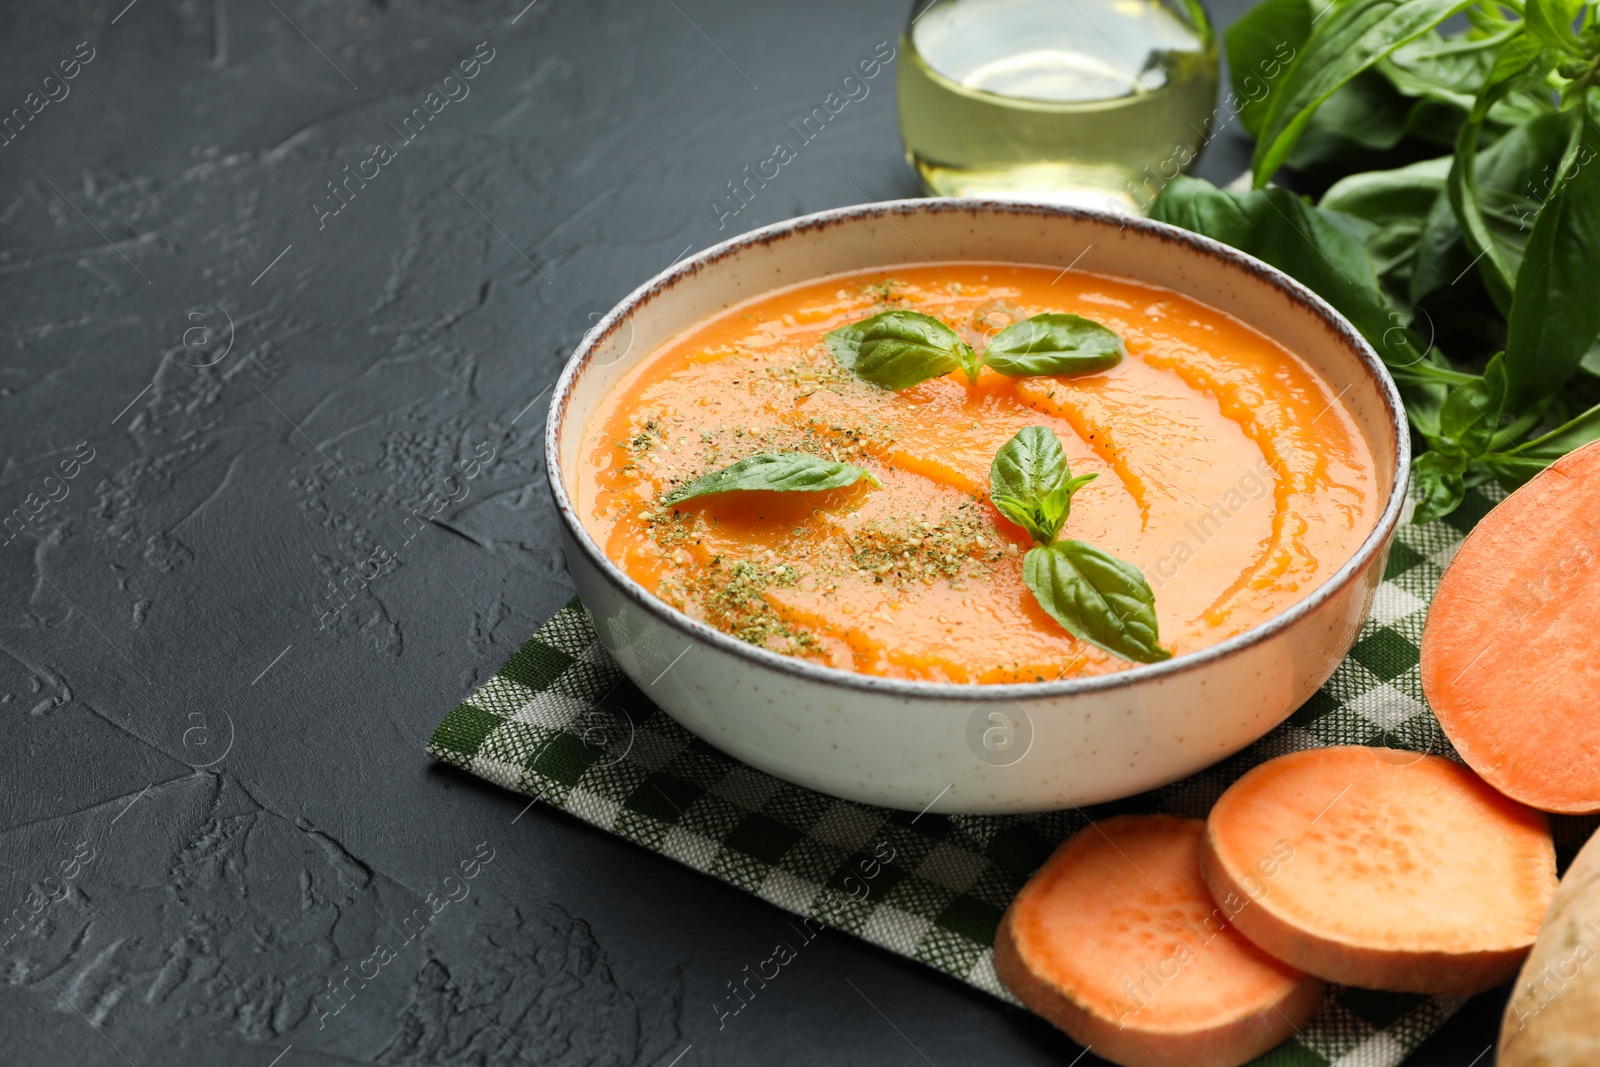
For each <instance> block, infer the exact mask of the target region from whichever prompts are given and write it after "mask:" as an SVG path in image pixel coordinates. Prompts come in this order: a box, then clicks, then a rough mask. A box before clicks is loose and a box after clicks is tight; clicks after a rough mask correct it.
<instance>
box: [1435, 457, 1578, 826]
mask: <svg viewBox="0 0 1600 1067" xmlns="http://www.w3.org/2000/svg"><path fill="white" fill-rule="evenodd" d="M1597 608H1600V443H1597V444H1591V445H1587V446H1585V447H1584V448H1580V449H1578V450H1577V451H1576V452H1572V453H1569V454H1568V455H1566V456H1563V457H1562V458H1561V459H1558V460H1557V461H1556V462H1555V463H1553V464H1551V465H1550V466H1549V467H1548V468H1546V469H1545V470H1543V471H1541V472H1540V473H1539V474H1538V475H1536V476H1535V477H1534V478H1533V480H1532V481H1530V482H1528V484H1526V485H1524V486H1523V487H1522V488H1520V489H1518V490H1517V491H1516V492H1515V493H1512V494H1511V495H1510V496H1509V497H1507V498H1506V499H1505V500H1503V501H1501V502H1500V504H1499V505H1498V506H1496V507H1495V509H1494V510H1493V511H1491V512H1489V514H1488V515H1487V516H1485V517H1484V518H1483V520H1482V521H1481V522H1479V523H1478V525H1477V526H1476V527H1475V528H1474V529H1473V531H1472V533H1471V534H1470V535H1468V537H1467V539H1466V541H1465V542H1464V543H1463V544H1462V545H1461V549H1460V551H1459V552H1457V553H1456V556H1455V559H1453V560H1452V561H1451V562H1450V566H1449V567H1448V568H1446V570H1445V572H1444V578H1443V580H1442V581H1441V582H1440V583H1439V591H1438V593H1437V594H1435V596H1434V598H1433V606H1432V607H1430V608H1429V609H1428V622H1427V625H1426V626H1425V627H1424V629H1423V632H1422V691H1423V693H1424V694H1426V695H1427V698H1428V703H1429V704H1430V705H1432V707H1433V711H1434V714H1435V715H1437V716H1438V717H1439V725H1440V726H1443V727H1444V732H1445V734H1446V735H1447V736H1448V737H1449V738H1450V742H1451V744H1453V745H1455V748H1456V751H1457V752H1459V753H1461V758H1462V759H1464V760H1466V761H1467V765H1468V766H1469V767H1471V768H1472V769H1473V770H1475V771H1477V772H1478V773H1479V774H1480V775H1482V776H1483V779H1484V781H1486V782H1488V783H1489V784H1490V785H1492V786H1494V787H1495V788H1496V789H1498V790H1500V792H1502V793H1504V794H1505V795H1506V796H1508V797H1512V798H1514V799H1516V800H1520V801H1522V802H1523V803H1524V804H1531V805H1533V806H1534V807H1536V808H1542V809H1544V810H1545V811H1555V812H1563V813H1566V814H1581V813H1590V812H1597V811H1600V714H1596V710H1595V698H1594V694H1595V692H1596V691H1597V689H1600V638H1597V637H1596V633H1597V631H1596V630H1595V614H1596V609H1597Z"/></svg>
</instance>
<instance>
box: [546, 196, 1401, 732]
mask: <svg viewBox="0 0 1600 1067" xmlns="http://www.w3.org/2000/svg"><path fill="white" fill-rule="evenodd" d="M946 213H949V214H968V215H973V214H987V213H1000V214H1014V215H1029V216H1034V217H1052V218H1060V217H1065V218H1072V219H1078V220H1083V221H1088V222H1093V223H1099V224H1104V225H1115V226H1117V227H1119V228H1131V229H1135V230H1138V231H1141V232H1143V233H1146V234H1149V235H1150V236H1152V237H1155V238H1157V239H1159V240H1163V241H1167V242H1169V243H1175V244H1179V245H1183V246H1186V247H1187V248H1188V249H1189V250H1191V251H1194V252H1199V253H1201V254H1203V255H1206V256H1209V257H1210V258H1211V259H1212V260H1214V261H1216V262H1217V263H1218V265H1219V266H1221V267H1222V268H1224V269H1232V270H1244V271H1246V272H1248V273H1250V274H1252V275H1254V276H1256V277H1257V278H1259V279H1261V280H1263V281H1266V282H1267V283H1269V284H1270V285H1272V286H1274V287H1275V288H1277V289H1278V290H1279V291H1280V292H1282V293H1284V295H1286V296H1288V297H1289V298H1290V300H1291V301H1293V302H1295V303H1297V304H1299V305H1301V306H1302V307H1304V308H1306V309H1307V310H1309V311H1311V312H1312V313H1313V314H1314V315H1316V316H1317V317H1318V318H1319V319H1321V320H1322V322H1323V323H1324V325H1326V326H1327V327H1328V328H1329V329H1330V330H1332V331H1333V332H1334V333H1335V334H1336V335H1338V337H1339V338H1340V339H1341V340H1342V341H1344V342H1345V344H1346V345H1347V346H1348V347H1349V348H1350V349H1351V350H1353V351H1354V353H1355V354H1356V356H1357V361H1358V362H1359V363H1360V365H1361V367H1362V368H1363V369H1364V370H1365V371H1366V372H1367V374H1368V376H1369V377H1370V378H1371V379H1372V380H1373V382H1374V384H1376V386H1377V388H1378V393H1379V395H1380V396H1381V397H1382V399H1383V402H1384V405H1385V408H1386V414H1387V415H1388V416H1389V422H1388V428H1389V430H1390V432H1391V433H1392V434H1393V435H1394V439H1395V450H1394V455H1395V462H1394V470H1393V471H1392V472H1391V474H1392V483H1391V488H1390V492H1389V499H1388V500H1387V501H1386V502H1385V504H1384V508H1383V511H1382V512H1381V513H1380V514H1379V516H1378V520H1377V522H1376V523H1374V524H1373V528H1372V530H1371V532H1369V533H1368V534H1367V536H1366V538H1365V539H1364V540H1363V541H1362V542H1361V544H1360V546H1358V547H1357V548H1356V550H1355V552H1353V553H1352V554H1351V556H1350V557H1349V559H1347V560H1346V561H1345V562H1344V563H1343V564H1341V565H1340V567H1339V569H1338V570H1336V571H1335V572H1334V573H1333V574H1331V575H1329V576H1328V577H1327V578H1326V579H1324V580H1323V582H1322V583H1321V584H1320V585H1318V586H1317V587H1316V588H1315V589H1313V590H1312V591H1311V592H1310V593H1308V594H1307V595H1306V596H1305V597H1304V598H1303V599H1301V600H1300V601H1299V602H1297V603H1295V604H1293V605H1291V606H1290V607H1288V608H1286V609H1284V610H1283V611H1281V612H1279V613H1278V614H1276V615H1274V616H1272V617H1271V618H1269V619H1267V620H1266V621H1264V622H1261V623H1258V624H1257V625H1255V626H1252V627H1251V628H1250V629H1248V630H1245V631H1244V632H1243V633H1239V634H1235V635H1234V636H1232V637H1230V638H1227V639H1226V640H1223V641H1219V642H1218V643H1216V644H1214V645H1209V646H1207V647H1206V648H1202V649H1198V650H1196V651H1194V652H1186V653H1184V654H1182V655H1178V656H1174V657H1173V658H1171V659H1168V660H1163V661H1161V662H1159V663H1148V664H1135V665H1134V666H1132V667H1130V668H1127V669H1125V670H1120V671H1115V672H1113V673H1111V674H1103V675H1096V676H1094V677H1089V678H1064V679H1057V680H1053V681H1048V682H1001V683H983V682H933V681H921V680H916V679H905V678H886V677H883V676H881V675H875V674H862V673H859V672H856V671H850V670H845V669H843V668H839V667H829V666H824V665H822V664H818V663H812V662H811V661H809V660H804V659H800V658H798V657H795V656H787V655H784V654H782V653H779V652H772V651H770V650H768V649H764V648H758V647H756V646H755V645H752V644H749V643H747V642H744V641H740V640H739V639H738V638H736V637H733V636H732V635H730V634H726V633H723V632H722V631H721V630H718V629H717V628H715V627H713V626H710V625H707V624H706V623H703V622H700V621H698V620H696V619H692V618H690V617H689V616H688V615H685V614H684V613H683V612H681V611H679V610H678V609H676V608H674V607H672V606H671V605H670V604H668V603H666V602H665V601H663V600H660V599H658V598H657V597H655V596H653V595H652V594H651V593H650V592H649V591H648V590H646V589H645V588H644V587H643V586H642V585H640V584H639V583H638V582H636V581H634V579H633V578H632V577H630V576H629V575H628V574H627V573H626V572H624V571H623V570H622V568H620V567H618V566H617V565H616V564H615V563H613V562H612V561H611V559H610V557H608V556H607V555H606V554H605V553H604V552H603V551H602V550H601V549H600V546H599V545H597V544H596V543H595V541H594V539H593V538H592V537H590V536H589V532H588V530H587V529H586V528H585V527H584V525H583V522H582V520H581V519H580V518H579V517H578V515H577V511H576V509H575V508H574V506H573V503H572V499H571V497H570V496H569V495H568V493H567V487H566V481H565V477H564V475H563V474H562V471H561V449H560V437H561V434H562V432H563V430H564V429H565V428H566V409H567V402H568V399H569V396H570V393H571V390H572V387H573V385H574V383H576V382H577V380H578V378H579V376H580V375H581V374H582V373H583V372H584V371H585V370H586V369H587V368H588V366H589V363H590V359H591V357H592V356H593V354H594V352H595V349H596V348H597V347H598V346H599V344H600V343H601V342H603V341H604V340H606V339H607V338H608V337H610V336H611V335H612V334H613V333H615V332H616V331H617V329H618V328H619V327H620V326H621V325H622V323H623V321H624V320H625V319H627V318H628V317H629V316H630V315H631V314H633V312H634V311H635V310H637V309H639V308H641V307H643V306H645V305H646V304H648V303H649V302H650V301H651V300H652V299H654V298H655V297H656V296H657V295H659V294H661V293H664V292H666V291H667V290H669V289H671V288H672V287H673V286H675V285H677V284H678V283H679V282H680V281H682V280H684V279H686V278H688V277H690V276H692V275H694V274H696V273H698V272H699V271H700V270H701V269H702V268H704V267H707V266H710V265H711V264H714V263H717V262H719V261H721V260H723V259H726V258H728V257H729V256H732V255H735V254H736V253H739V252H741V251H743V250H744V249H747V248H751V247H754V246H757V245H767V244H771V243H773V242H775V241H778V240H781V239H783V238H786V237H791V236H798V235H801V234H805V233H808V232H810V231H813V230H822V229H826V228H831V227H832V226H835V225H838V224H840V223H847V222H854V221H857V220H860V219H866V218H874V217H884V218H886V219H888V221H890V224H891V225H892V224H893V219H892V218H889V217H890V216H896V215H898V216H907V215H922V214H935V215H937V214H946ZM1410 467H1411V437H1410V429H1409V424H1408V423H1407V421H1406V416H1405V408H1404V405H1403V403H1402V401H1401V398H1400V391H1399V388H1398V387H1397V386H1396V385H1395V382H1394V379H1393V378H1392V377H1391V376H1390V374H1389V372H1388V370H1387V368H1385V367H1384V365H1383V361H1382V360H1381V359H1380V358H1379V357H1378V354H1377V352H1376V351H1374V350H1373V348H1372V346H1371V345H1370V344H1368V343H1367V340H1366V338H1364V337H1362V336H1361V334H1360V332H1358V331H1357V330H1356V328H1355V327H1354V326H1353V325H1351V323H1350V322H1349V320H1347V319H1346V318H1345V317H1344V316H1343V315H1341V314H1340V313H1339V312H1338V311H1336V310H1335V309H1334V308H1333V306H1332V305H1330V304H1329V303H1328V302H1327V301H1325V300H1323V299H1322V298H1321V297H1320V296H1318V295H1317V294H1316V293H1314V292H1312V291H1311V290H1310V289H1309V288H1307V287H1306V286H1305V285H1303V284H1301V283H1300V282H1298V281H1296V280H1295V279H1293V278H1291V277H1290V276H1289V275H1287V274H1285V273H1284V272H1283V271H1281V270H1279V269H1278V268H1276V267H1273V266H1272V265H1270V264H1268V263H1265V262H1263V261H1261V260H1259V259H1256V258H1255V257H1254V256H1251V255H1249V254H1247V253H1245V252H1241V251H1239V250H1238V249H1236V248H1232V247H1230V246H1228V245H1225V244H1223V243H1222V242H1220V241H1217V240H1214V239H1212V238H1210V237H1205V236H1203V235H1201V234H1198V233H1193V232H1191V231H1189V230H1184V229H1180V228H1179V227H1176V226H1172V225H1169V224H1167V223H1164V222H1157V221H1155V220H1153V219H1147V218H1143V217H1141V216H1134V215H1119V214H1114V213H1112V212H1108V211H1100V210H1096V209H1093V208H1083V207H1076V206H1068V205H1063V204H1050V203H1042V202H1032V201H1025V200H996V199H989V198H984V197H919V198H915V199H903V200H884V201H878V202H874V203H866V204H852V205H848V206H845V207H837V208H829V209H827V210H825V211H818V212H813V213H812V214H808V215H801V216H797V217H795V218H791V219H786V220H784V221H782V222H776V223H773V224H771V225H768V226H762V227H759V228H758V229H754V230H750V231H748V232H746V233H742V234H739V235H736V236H734V237H731V238H729V239H727V240H725V241H720V242H718V243H716V244H713V245H710V246H709V247H707V248H705V249H702V250H701V251H699V252H697V253H695V254H694V255H692V256H689V257H688V258H686V259H683V260H680V261H678V262H676V263H674V264H673V265H671V266H669V267H667V269H665V270H663V271H661V272H660V273H658V274H656V275H655V276H654V277H652V278H650V279H649V280H647V281H645V282H644V283H643V284H642V285H640V286H639V287H638V288H636V289H634V290H633V292H631V293H629V294H628V295H627V296H626V297H624V298H623V299H622V300H621V301H620V302H618V303H617V305H616V306H615V307H613V308H612V309H611V310H610V311H609V312H607V313H606V315H605V317H604V318H602V319H601V320H600V321H599V322H597V323H596V324H595V325H594V327H593V328H591V329H590V330H589V331H588V332H586V333H585V334H584V336H583V338H582V339H581V340H580V341H579V343H578V346H577V348H576V349H574V350H573V353H572V355H571V356H570V357H568V359H567V362H566V365H565V366H564V367H563V368H562V371H561V375H560V377H559V378H558V379H557V380H556V384H555V388H554V390H553V391H552V393H551V396H550V404H549V407H548V408H547V410H546V418H545V471H546V475H547V478H548V480H549V483H550V493H551V496H552V497H553V498H554V500H555V504H556V511H557V512H558V514H559V515H560V516H561V520H562V522H563V523H565V525H566V527H567V532H568V534H569V535H570V537H571V539H572V543H574V544H576V545H577V546H578V549H579V551H581V552H582V553H583V554H584V555H585V556H586V557H587V558H588V560H589V562H590V563H592V564H593V565H594V566H595V567H596V568H598V569H599V571H600V572H601V574H603V575H604V576H605V577H606V578H607V579H608V580H609V581H610V582H611V584H612V585H613V586H615V587H616V588H617V589H618V590H619V591H620V592H621V593H622V594H623V595H624V596H626V597H627V598H628V599H629V600H631V601H633V602H634V603H635V604H636V605H638V606H639V607H641V608H643V609H644V610H645V611H646V612H648V613H649V614H651V615H653V616H655V617H656V618H657V619H659V620H661V621H662V622H664V623H666V624H667V625H668V626H671V627H673V628H674V629H677V630H680V631H683V632H684V633H685V634H687V635H688V636H689V637H691V638H693V639H695V640H697V641H702V642H705V643H708V644H710V645H712V646H713V647H715V648H718V649H720V650H722V651H724V652H727V653H729V654H730V655H732V656H734V657H735V658H737V659H742V660H744V661H746V662H749V663H750V664H752V665H754V666H758V667H764V668H768V669H771V670H776V671H778V672H780V673H783V674H787V675H790V676H792V677H795V678H797V679H798V680H802V681H806V682H813V683H818V684H822V685H827V686H834V687H837V688H841V689H846V690H854V691H856V692H861V693H870V694H875V695H880V696H893V697H902V698H907V697H909V698H917V699H921V700H939V701H951V700H955V701H968V702H971V701H978V702H985V703H997V702H998V703H1003V702H1009V701H1031V700H1039V699H1044V698H1052V697H1062V696H1070V695H1074V694H1079V693H1097V692H1103V691H1106V690H1111V689H1118V688H1122V687H1124V686H1131V685H1138V684H1140V683H1144V682H1156V681H1160V680H1163V679H1168V678H1172V677H1175V676H1177V675H1180V674H1186V673H1188V672H1189V671H1193V670H1196V669H1199V668H1202V667H1206V666H1209V665H1210V664H1212V663H1214V662H1216V661H1218V660H1222V659H1226V658H1227V657H1229V656H1231V655H1234V654H1236V653H1238V652H1240V651H1242V650H1244V649H1246V648H1249V647H1251V646H1253V645H1257V644H1261V643H1262V642H1265V641H1267V640H1270V639H1271V638H1273V637H1276V636H1277V635H1278V634H1281V633H1282V632H1284V631H1285V630H1287V629H1289V628H1291V627H1295V626H1296V624H1297V623H1298V622H1299V621H1300V620H1301V619H1303V618H1305V617H1307V616H1309V615H1311V614H1312V613H1314V612H1315V611H1316V610H1317V609H1318V608H1319V607H1321V606H1322V605H1323V604H1324V603H1326V602H1327V601H1328V600H1329V599H1331V598H1332V597H1333V596H1334V595H1335V594H1336V593H1338V592H1339V590H1341V589H1342V588H1343V587H1344V586H1345V585H1347V584H1348V583H1349V582H1351V581H1353V580H1355V579H1356V578H1357V577H1358V576H1359V575H1360V574H1362V573H1363V572H1365V571H1366V569H1367V567H1368V566H1369V565H1370V564H1371V563H1372V562H1373V560H1374V559H1375V558H1376V557H1378V556H1379V555H1380V554H1381V553H1383V552H1384V551H1385V550H1386V548H1387V547H1388V544H1389V542H1390V540H1391V538H1392V536H1393V534H1394V531H1395V530H1396V528H1397V527H1398V525H1399V521H1400V517H1401V514H1402V512H1403V510H1404V508H1405V504H1406V493H1407V486H1408V482H1409V476H1410Z"/></svg>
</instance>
